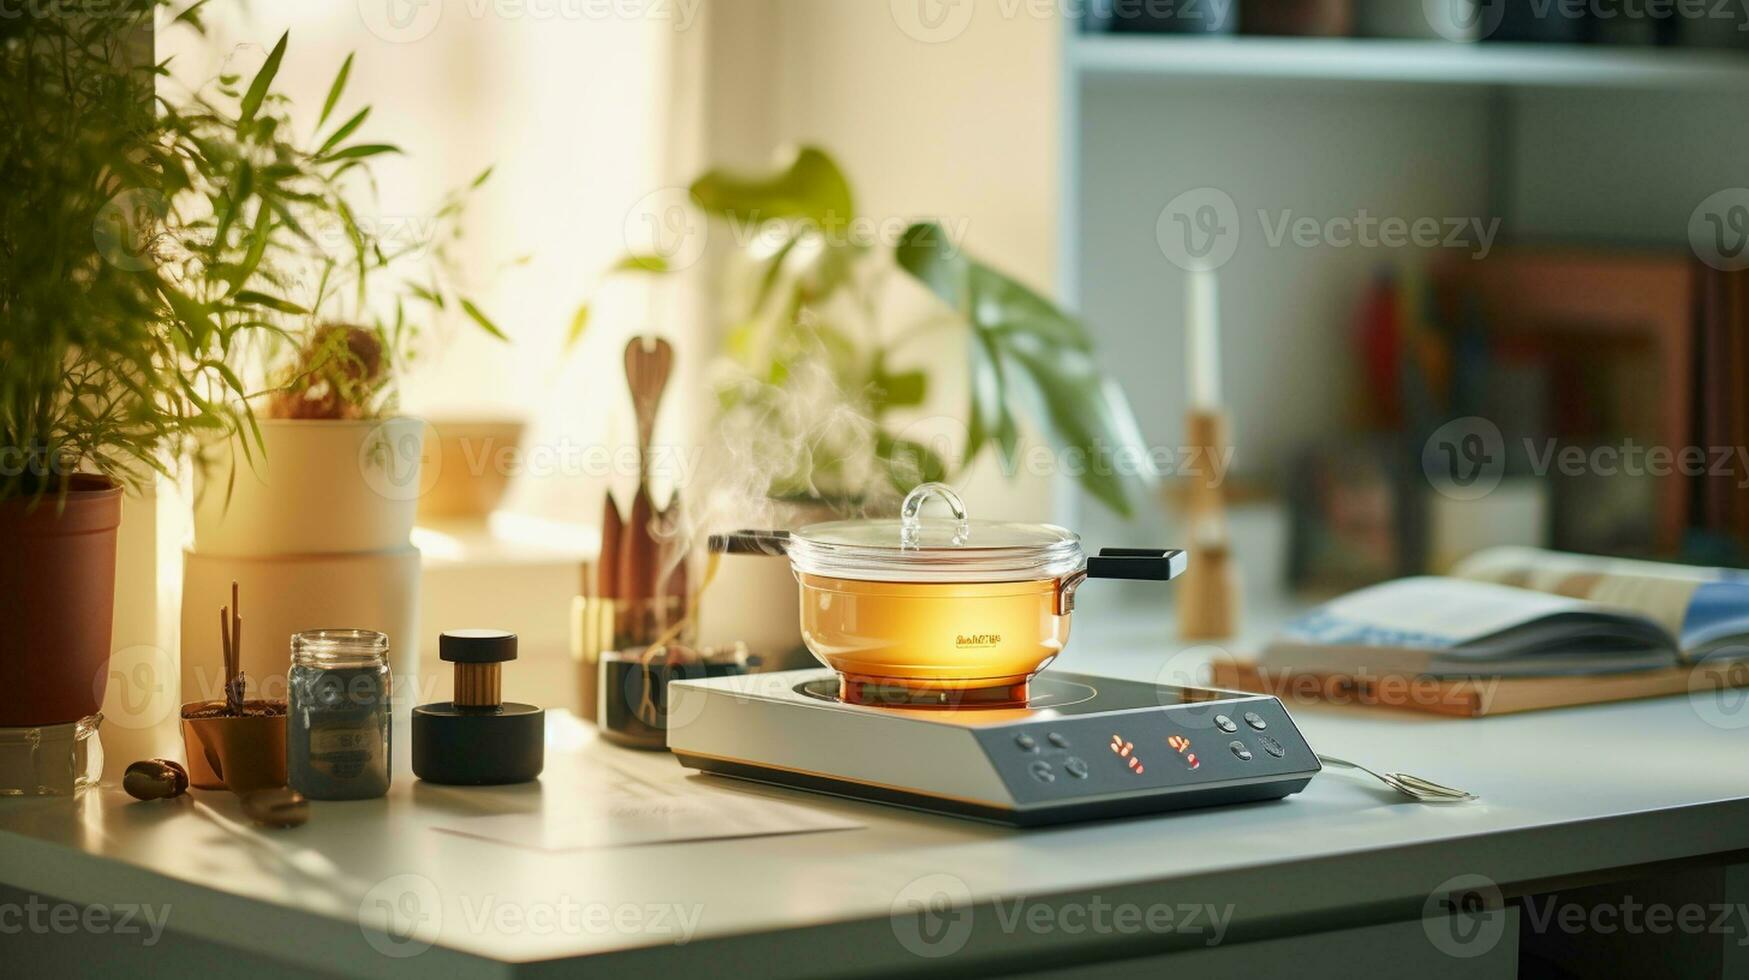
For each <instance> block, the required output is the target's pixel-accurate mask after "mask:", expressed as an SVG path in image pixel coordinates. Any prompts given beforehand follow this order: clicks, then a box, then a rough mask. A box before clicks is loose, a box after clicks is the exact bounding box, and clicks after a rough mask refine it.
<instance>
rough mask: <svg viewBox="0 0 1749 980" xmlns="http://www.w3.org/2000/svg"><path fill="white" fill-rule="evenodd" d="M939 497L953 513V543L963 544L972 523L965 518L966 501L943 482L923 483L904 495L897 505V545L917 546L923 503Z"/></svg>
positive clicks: (967, 537)
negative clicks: (899, 504)
mask: <svg viewBox="0 0 1749 980" xmlns="http://www.w3.org/2000/svg"><path fill="white" fill-rule="evenodd" d="M931 497H937V498H940V500H941V501H942V503H945V504H947V509H948V511H949V512H951V513H952V514H953V519H954V522H955V524H956V526H955V528H954V534H953V543H954V544H956V545H961V544H965V543H966V541H967V540H968V539H969V538H970V537H971V536H972V525H971V522H970V521H969V520H967V519H966V502H965V501H963V500H961V499H960V495H959V494H957V493H955V492H954V489H953V488H952V487H950V486H948V485H947V484H945V483H924V484H920V485H919V486H918V487H917V489H915V490H912V491H911V492H910V493H908V494H906V495H905V502H904V504H902V505H901V506H900V507H899V546H900V547H903V548H915V547H917V542H918V537H919V532H920V531H921V530H922V528H923V517H922V513H923V505H924V504H925V503H926V502H928V500H929V498H931Z"/></svg>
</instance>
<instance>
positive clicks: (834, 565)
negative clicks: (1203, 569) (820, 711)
mask: <svg viewBox="0 0 1749 980" xmlns="http://www.w3.org/2000/svg"><path fill="white" fill-rule="evenodd" d="M931 498H937V499H940V500H941V501H943V502H944V503H945V504H946V505H947V509H948V511H949V516H948V517H945V518H939V517H925V516H923V513H922V511H923V505H924V504H925V503H926V502H927V501H928V500H930V499H931ZM763 537H764V538H765V539H766V540H767V541H768V542H769V543H770V546H772V547H783V548H785V549H786V550H787V551H788V553H789V557H790V566H791V569H792V570H793V571H794V572H795V576H796V581H797V582H798V583H799V584H800V586H801V627H802V639H803V641H804V642H805V643H806V644H807V647H808V649H809V651H811V652H812V653H813V654H814V656H815V658H817V659H818V660H819V661H820V662H821V663H823V664H825V665H826V666H828V667H830V668H832V669H833V670H835V671H837V672H838V674H839V676H840V679H841V688H840V696H841V697H842V698H843V699H844V700H846V701H848V702H851V703H854V704H881V705H893V704H902V705H916V706H930V705H934V706H943V707H954V706H961V705H965V706H971V705H978V706H993V705H1014V704H1024V703H1025V701H1026V696H1027V684H1028V682H1029V681H1030V680H1031V679H1032V677H1033V675H1035V674H1037V673H1038V672H1039V671H1041V670H1043V669H1044V668H1045V667H1046V666H1048V665H1049V664H1050V662H1051V661H1052V660H1054V659H1055V658H1056V657H1057V655H1058V654H1060V653H1061V652H1062V651H1063V647H1064V646H1065V645H1066V644H1067V643H1068V641H1069V617H1070V614H1071V613H1072V612H1073V611H1074V608H1075V592H1076V590H1077V589H1078V588H1080V586H1081V584H1082V583H1083V582H1084V581H1086V580H1087V579H1088V578H1123V579H1149V580H1154V581H1166V580H1168V579H1171V578H1173V577H1175V576H1177V575H1178V574H1180V573H1182V572H1183V570H1184V560H1185V559H1184V553H1183V552H1181V551H1167V550H1141V549H1107V550H1105V551H1101V552H1100V554H1099V555H1098V556H1095V557H1092V558H1089V557H1087V556H1086V555H1085V554H1084V553H1083V551H1082V549H1081V539H1080V537H1078V536H1077V535H1076V534H1074V533H1073V532H1070V531H1067V530H1064V529H1063V528H1060V527H1056V526H1053V525H1049V524H1014V523H1001V522H995V521H974V520H971V519H969V518H968V516H967V514H966V508H965V504H964V502H962V501H961V500H960V498H959V495H958V494H956V493H954V491H953V490H952V489H951V488H949V487H947V486H945V485H943V484H939V483H926V484H924V485H922V486H920V487H918V488H917V489H915V490H913V491H911V493H910V495H909V496H907V497H906V498H905V502H904V505H903V506H902V507H901V508H900V516H899V519H898V520H851V521H833V522H831V523H826V524H813V525H810V526H808V527H805V528H802V529H801V530H799V531H796V532H794V533H793V534H790V535H788V536H787V537H785V536H782V535H765V536H763Z"/></svg>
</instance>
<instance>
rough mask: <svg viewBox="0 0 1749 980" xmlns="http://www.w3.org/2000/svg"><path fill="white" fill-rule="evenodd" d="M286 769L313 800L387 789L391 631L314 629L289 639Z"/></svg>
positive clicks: (379, 792)
mask: <svg viewBox="0 0 1749 980" xmlns="http://www.w3.org/2000/svg"><path fill="white" fill-rule="evenodd" d="M291 660H292V663H291V675H290V678H289V687H290V697H289V701H290V705H289V711H290V719H289V724H288V731H287V733H286V757H287V758H286V776H287V778H288V779H289V781H290V783H291V788H292V789H295V790H297V791H298V792H300V793H302V794H304V795H305V796H307V797H309V798H310V799H312V800H364V799H371V798H373V797H378V796H382V795H383V794H384V793H387V792H388V791H389V773H390V769H391V765H390V755H389V692H390V681H391V678H390V674H389V638H388V637H386V636H384V635H383V634H381V633H374V632H371V631H370V630H311V631H308V632H304V633H299V634H297V635H295V636H293V637H292V640H291Z"/></svg>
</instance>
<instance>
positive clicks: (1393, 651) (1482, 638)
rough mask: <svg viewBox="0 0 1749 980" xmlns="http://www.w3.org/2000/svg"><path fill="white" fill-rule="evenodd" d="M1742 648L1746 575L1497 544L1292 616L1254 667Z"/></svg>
mask: <svg viewBox="0 0 1749 980" xmlns="http://www.w3.org/2000/svg"><path fill="white" fill-rule="evenodd" d="M1713 657H1718V658H1731V659H1736V658H1743V657H1749V574H1745V573H1743V572H1738V571H1732V570H1727V569H1710V568H1691V567H1687V566H1681V565H1665V564H1659V563H1654V562H1639V561H1623V560H1617V559H1608V558H1594V557H1589V556H1584V555H1569V554H1561V553H1559V552H1552V551H1541V550H1538V549H1534V548H1495V549H1490V550H1488V551H1483V552H1480V553H1478V554H1476V555H1473V556H1472V557H1470V558H1469V559H1467V560H1465V561H1464V562H1462V563H1461V564H1460V565H1459V566H1458V568H1457V569H1455V570H1454V572H1453V575H1452V576H1450V577H1445V578H1436V577H1431V576H1428V577H1417V578H1408V579H1401V580H1398V581H1395V582H1387V583H1385V584H1383V585H1376V586H1373V587H1371V588H1367V589H1361V590H1360V591H1358V592H1353V593H1350V594H1348V595H1346V596H1343V597H1341V598H1339V599H1336V600H1334V601H1332V602H1328V603H1326V604H1324V605H1322V606H1320V607H1318V608H1317V609H1314V610H1312V611H1311V612H1309V613H1306V614H1305V615H1302V616H1300V617H1298V618H1297V619H1295V620H1293V621H1292V622H1290V623H1289V624H1288V625H1287V626H1286V627H1285V628H1284V629H1283V630H1282V631H1281V633H1280V634H1279V635H1277V637H1276V638H1275V639H1274V640H1273V641H1271V643H1270V644H1269V646H1267V647H1266V648H1265V649H1264V651H1263V654H1262V656H1261V657H1260V658H1259V659H1258V666H1259V667H1262V668H1264V669H1268V670H1276V671H1322V672H1330V673H1343V674H1374V675H1384V674H1417V675H1429V676H1434V677H1471V676H1496V677H1509V676H1537V675H1556V674H1601V673H1622V672H1626V671H1635V670H1653V669H1657V668H1661V667H1674V666H1678V665H1680V664H1683V663H1691V662H1698V661H1700V660H1705V659H1708V658H1713Z"/></svg>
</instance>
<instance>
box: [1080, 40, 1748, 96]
mask: <svg viewBox="0 0 1749 980" xmlns="http://www.w3.org/2000/svg"><path fill="white" fill-rule="evenodd" d="M1069 46H1070V51H1069V59H1068V60H1069V63H1070V65H1071V66H1073V67H1074V68H1075V69H1076V70H1078V71H1079V72H1080V73H1081V74H1082V75H1083V76H1084V77H1102V76H1111V77H1124V76H1154V77H1161V78H1205V79H1258V80H1281V81H1334V82H1384V83H1404V84H1430V85H1477V86H1523V87H1555V88H1627V89H1704V90H1714V91H1718V90H1725V91H1730V90H1735V89H1749V53H1745V52H1736V51H1713V50H1696V49H1669V48H1609V47H1590V46H1578V45H1558V44H1505V43H1494V44H1462V43H1455V42H1449V41H1395V40H1375V39H1363V38H1252V37H1239V38H1208V37H1174V36H1167V35H1154V36H1138V35H1109V34H1089V35H1075V36H1073V37H1071V39H1070V42H1069Z"/></svg>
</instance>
